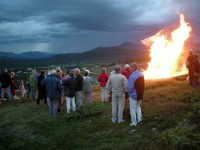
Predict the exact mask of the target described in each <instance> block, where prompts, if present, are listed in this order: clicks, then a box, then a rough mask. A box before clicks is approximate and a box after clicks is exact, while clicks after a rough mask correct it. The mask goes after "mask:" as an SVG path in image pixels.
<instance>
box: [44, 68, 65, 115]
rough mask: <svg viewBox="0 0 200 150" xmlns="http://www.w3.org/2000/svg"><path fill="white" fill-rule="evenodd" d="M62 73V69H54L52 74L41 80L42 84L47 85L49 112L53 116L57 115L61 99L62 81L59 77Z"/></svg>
mask: <svg viewBox="0 0 200 150" xmlns="http://www.w3.org/2000/svg"><path fill="white" fill-rule="evenodd" d="M61 73H62V71H61V70H52V71H51V74H50V75H48V76H47V77H46V78H44V79H43V80H42V82H41V85H42V86H45V90H46V96H47V99H48V105H49V114H50V116H51V117H52V118H54V117H56V115H57V109H58V104H59V100H60V99H61V89H62V82H61V79H60V78H59V77H58V76H59V74H61Z"/></svg>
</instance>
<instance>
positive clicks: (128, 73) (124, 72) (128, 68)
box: [121, 64, 131, 99]
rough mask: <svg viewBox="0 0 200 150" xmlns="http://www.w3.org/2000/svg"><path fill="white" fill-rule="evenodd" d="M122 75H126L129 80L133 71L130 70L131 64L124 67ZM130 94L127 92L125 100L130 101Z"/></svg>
mask: <svg viewBox="0 0 200 150" xmlns="http://www.w3.org/2000/svg"><path fill="white" fill-rule="evenodd" d="M121 74H122V75H124V76H125V77H126V79H127V80H128V79H129V76H130V75H131V70H130V66H129V64H126V65H125V66H124V70H122V72H121ZM128 97H129V96H128V92H125V98H126V99H128Z"/></svg>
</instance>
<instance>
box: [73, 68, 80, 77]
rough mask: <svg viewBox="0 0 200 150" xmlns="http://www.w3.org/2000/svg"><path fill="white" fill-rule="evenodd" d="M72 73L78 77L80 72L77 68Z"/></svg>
mask: <svg viewBox="0 0 200 150" xmlns="http://www.w3.org/2000/svg"><path fill="white" fill-rule="evenodd" d="M74 73H75V75H76V76H78V75H79V74H80V73H81V71H80V69H79V68H75V69H74Z"/></svg>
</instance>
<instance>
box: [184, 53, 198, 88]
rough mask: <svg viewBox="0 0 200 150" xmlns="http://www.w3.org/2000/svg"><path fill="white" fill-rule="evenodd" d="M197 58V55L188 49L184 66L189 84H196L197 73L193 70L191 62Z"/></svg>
mask: <svg viewBox="0 0 200 150" xmlns="http://www.w3.org/2000/svg"><path fill="white" fill-rule="evenodd" d="M195 60H198V55H195V54H194V52H193V51H192V50H190V51H189V56H188V57H187V62H186V67H187V68H188V74H189V83H190V85H191V86H198V77H199V75H198V73H196V72H195V69H194V66H193V62H194V61H195Z"/></svg>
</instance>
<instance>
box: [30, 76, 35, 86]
mask: <svg viewBox="0 0 200 150" xmlns="http://www.w3.org/2000/svg"><path fill="white" fill-rule="evenodd" d="M29 81H30V86H31V87H35V75H34V74H31V75H30V78H29Z"/></svg>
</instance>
